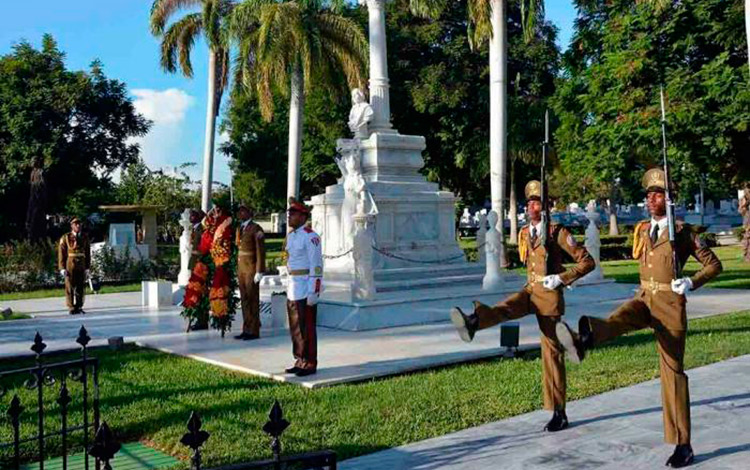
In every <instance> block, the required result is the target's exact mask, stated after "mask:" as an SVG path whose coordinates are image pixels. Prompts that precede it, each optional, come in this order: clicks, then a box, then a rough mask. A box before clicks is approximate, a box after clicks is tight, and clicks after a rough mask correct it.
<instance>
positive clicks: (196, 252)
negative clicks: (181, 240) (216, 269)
mask: <svg viewBox="0 0 750 470" xmlns="http://www.w3.org/2000/svg"><path fill="white" fill-rule="evenodd" d="M192 254H194V255H199V254H201V252H200V251H196V250H193V252H192Z"/></svg>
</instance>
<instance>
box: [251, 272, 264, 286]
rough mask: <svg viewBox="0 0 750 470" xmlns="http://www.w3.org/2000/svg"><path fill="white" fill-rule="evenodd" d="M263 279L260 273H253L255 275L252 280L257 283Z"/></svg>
mask: <svg viewBox="0 0 750 470" xmlns="http://www.w3.org/2000/svg"><path fill="white" fill-rule="evenodd" d="M261 279H263V274H261V273H255V277H254V278H253V282H254V283H256V284H258V283H259V282H260V280H261Z"/></svg>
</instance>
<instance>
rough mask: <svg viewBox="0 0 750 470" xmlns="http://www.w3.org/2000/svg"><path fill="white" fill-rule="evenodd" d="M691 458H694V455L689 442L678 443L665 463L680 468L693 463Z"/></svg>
mask: <svg viewBox="0 0 750 470" xmlns="http://www.w3.org/2000/svg"><path fill="white" fill-rule="evenodd" d="M693 460H695V455H694V454H693V448H692V447H691V446H690V444H678V445H677V447H675V449H674V453H673V454H672V456H671V457H669V460H667V464H666V465H667V466H668V467H672V468H682V467H687V466H688V465H690V464H691V463H693Z"/></svg>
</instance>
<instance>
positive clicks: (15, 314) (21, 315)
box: [0, 312, 31, 321]
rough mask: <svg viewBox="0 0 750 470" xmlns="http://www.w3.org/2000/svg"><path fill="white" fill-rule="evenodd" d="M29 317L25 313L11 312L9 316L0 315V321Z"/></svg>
mask: <svg viewBox="0 0 750 470" xmlns="http://www.w3.org/2000/svg"><path fill="white" fill-rule="evenodd" d="M29 318H31V317H30V316H29V315H26V314H25V313H23V312H13V313H11V314H10V317H8V318H5V317H4V316H2V315H0V321H11V320H28V319H29Z"/></svg>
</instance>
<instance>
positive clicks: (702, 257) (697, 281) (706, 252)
mask: <svg viewBox="0 0 750 470" xmlns="http://www.w3.org/2000/svg"><path fill="white" fill-rule="evenodd" d="M688 236H689V238H690V254H691V255H693V256H694V257H695V259H697V260H698V262H700V264H702V265H703V267H702V268H701V269H699V270H698V272H696V273H695V274H693V275H692V276H691V277H690V281H691V282H692V283H693V287H692V289H691V290H695V289H697V288H699V287H700V286H702V285H703V284H705V283H707V282H708V281H710V280H711V279H713V278H715V277H716V276H718V275H719V274H720V273H721V271H722V270H723V269H724V268H723V267H722V265H721V261H719V258H718V257H717V256H716V253H714V252H713V251H711V249H710V248H709V247H708V246H706V244H705V243H704V242H703V241H702V240H701V239H700V236H699V235H698V234H697V233H695V232H693V231H692V230H691V231H690V233H689V235H688Z"/></svg>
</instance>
